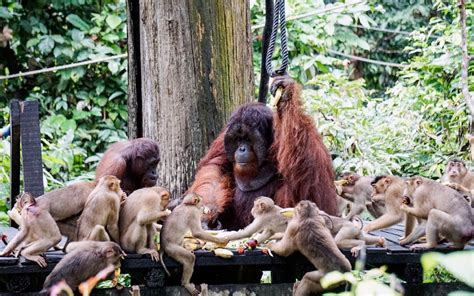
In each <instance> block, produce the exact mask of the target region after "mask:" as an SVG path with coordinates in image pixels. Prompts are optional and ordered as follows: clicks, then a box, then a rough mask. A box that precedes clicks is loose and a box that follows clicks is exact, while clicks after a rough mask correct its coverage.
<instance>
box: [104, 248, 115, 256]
mask: <svg viewBox="0 0 474 296" xmlns="http://www.w3.org/2000/svg"><path fill="white" fill-rule="evenodd" d="M113 256H115V250H114V248H112V247H108V248H107V249H105V257H107V258H110V257H113Z"/></svg>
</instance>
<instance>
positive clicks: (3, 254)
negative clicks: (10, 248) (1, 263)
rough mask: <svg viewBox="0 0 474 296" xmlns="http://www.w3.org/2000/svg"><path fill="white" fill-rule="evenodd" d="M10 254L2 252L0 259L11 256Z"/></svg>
mask: <svg viewBox="0 0 474 296" xmlns="http://www.w3.org/2000/svg"><path fill="white" fill-rule="evenodd" d="M10 254H11V252H5V251H2V252H0V257H6V256H10Z"/></svg>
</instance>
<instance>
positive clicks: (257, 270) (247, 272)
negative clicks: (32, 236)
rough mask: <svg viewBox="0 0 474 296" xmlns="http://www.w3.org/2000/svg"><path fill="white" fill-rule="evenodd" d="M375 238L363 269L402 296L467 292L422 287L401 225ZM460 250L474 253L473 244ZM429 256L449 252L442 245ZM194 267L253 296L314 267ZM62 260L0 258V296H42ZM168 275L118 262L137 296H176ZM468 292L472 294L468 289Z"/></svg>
mask: <svg viewBox="0 0 474 296" xmlns="http://www.w3.org/2000/svg"><path fill="white" fill-rule="evenodd" d="M0 230H1V231H2V232H3V233H5V234H7V235H8V237H9V238H11V237H13V235H14V234H15V233H16V232H17V230H16V229H15V228H12V227H6V228H5V227H4V228H0ZM372 234H374V235H380V236H383V237H385V239H386V241H387V248H380V247H368V248H367V252H366V268H367V269H370V268H372V267H377V266H381V265H387V266H388V271H389V272H393V273H395V274H397V276H398V277H399V278H401V279H402V280H404V281H405V282H406V283H405V284H404V286H405V288H406V294H407V295H432V294H433V293H434V292H436V295H443V294H444V293H443V291H453V290H459V289H464V290H469V288H468V287H467V286H465V285H463V284H461V283H459V284H458V283H449V284H422V269H421V265H420V256H421V254H422V252H412V251H410V249H409V248H407V247H403V246H400V245H399V244H398V239H399V237H401V236H402V235H403V234H404V229H403V225H401V224H399V225H395V226H393V227H391V228H388V229H384V230H378V231H374V232H372ZM465 249H470V250H474V241H471V242H470V244H468V245H467V246H466V248H465ZM433 251H437V252H443V253H446V252H451V251H454V250H452V249H450V248H448V247H447V244H441V245H440V246H439V247H438V248H436V249H434V250H433ZM342 252H343V254H344V255H345V256H346V257H347V258H348V259H349V260H350V261H351V264H353V265H354V263H355V258H354V257H352V255H351V253H350V250H349V249H344V250H342ZM194 253H195V254H196V265H195V269H194V276H193V282H195V283H208V284H209V288H210V290H211V291H214V292H216V291H227V292H229V293H231V292H232V291H240V292H244V293H245V292H248V293H250V292H256V293H257V295H291V287H292V283H293V282H294V281H295V279H296V278H299V279H301V277H302V276H303V275H304V273H306V272H308V271H310V270H313V269H314V267H313V266H312V265H311V264H310V263H309V262H308V261H307V260H306V258H304V257H303V256H302V255H301V254H299V253H298V254H293V255H292V256H289V257H287V258H284V257H280V256H276V255H274V256H270V255H267V254H264V253H263V252H262V251H261V250H259V249H256V250H247V251H245V253H244V254H243V255H239V254H238V253H237V252H236V251H234V256H233V257H232V258H230V259H224V258H220V257H216V256H215V255H214V254H213V253H212V252H210V251H203V250H196V251H195V252H194ZM63 256H64V254H63V252H62V251H48V252H47V253H46V254H45V257H46V261H47V262H48V267H47V268H41V267H39V266H38V265H37V264H36V263H34V262H31V261H28V260H25V259H24V258H21V259H19V258H14V257H0V283H1V284H0V294H1V295H8V294H9V293H15V292H16V293H22V294H23V295H25V294H30V293H31V295H34V294H35V292H37V291H39V290H41V286H42V284H43V281H44V279H45V278H46V276H47V275H48V273H49V272H50V271H51V270H52V269H53V268H54V266H55V265H56V264H57V263H58V262H59V260H61V258H62V257H63ZM164 262H165V264H166V266H167V267H168V269H169V270H170V271H171V273H172V275H171V277H168V276H166V274H165V272H164V270H163V267H162V265H161V263H160V262H154V261H152V260H151V259H150V257H149V256H148V255H138V254H129V255H128V256H127V257H126V259H125V260H123V261H122V268H121V270H122V273H130V274H131V276H132V285H138V286H139V287H140V293H141V295H180V293H181V292H183V290H182V289H181V287H179V282H180V278H181V265H180V264H178V263H177V262H176V261H174V260H173V259H171V258H167V257H165V258H164ZM263 271H268V272H269V273H270V274H271V284H259V283H260V278H261V274H262V272H263ZM94 291H95V292H94V294H96V295H122V294H123V295H129V293H130V292H129V291H130V289H122V290H120V291H119V290H114V289H107V290H94ZM470 291H473V290H472V289H471V290H470Z"/></svg>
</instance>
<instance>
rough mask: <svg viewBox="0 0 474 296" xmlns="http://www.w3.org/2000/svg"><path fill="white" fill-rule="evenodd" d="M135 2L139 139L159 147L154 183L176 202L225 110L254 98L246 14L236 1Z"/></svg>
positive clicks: (244, 5) (226, 113)
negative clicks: (139, 96) (138, 53)
mask: <svg viewBox="0 0 474 296" xmlns="http://www.w3.org/2000/svg"><path fill="white" fill-rule="evenodd" d="M130 1H132V0H130ZM139 3H140V4H139V16H140V20H139V21H140V25H139V28H140V44H139V47H140V60H141V61H140V68H141V69H140V72H141V78H140V81H141V97H142V98H141V104H142V107H141V112H142V122H141V124H142V126H143V136H144V137H150V138H152V139H155V140H157V141H158V142H159V144H160V151H161V162H160V164H159V166H158V175H159V180H158V182H159V184H160V185H162V186H165V187H167V188H168V189H169V190H170V192H171V193H172V194H173V195H174V196H179V195H181V194H182V193H183V192H184V191H186V189H187V188H188V186H189V185H190V184H191V182H192V181H193V178H194V171H195V168H196V165H197V163H198V161H199V159H200V158H201V156H202V155H203V154H204V153H205V151H206V150H207V148H208V146H209V144H210V143H211V142H212V141H213V140H214V139H215V138H216V137H217V135H218V134H219V132H220V130H221V129H222V127H223V126H224V125H225V123H226V121H227V119H228V117H229V116H230V114H231V112H232V111H233V110H234V109H235V107H236V106H238V105H240V104H242V103H244V102H248V101H251V100H253V99H254V85H253V74H252V73H253V70H252V51H251V48H252V46H251V41H252V38H251V31H250V9H249V6H248V1H241V0H230V1H227V0H226V1H218V0H169V1H156V0H140V2H139ZM134 44H137V42H134ZM135 50H136V48H135ZM138 112H140V110H138ZM135 118H137V117H135ZM139 124H140V123H139Z"/></svg>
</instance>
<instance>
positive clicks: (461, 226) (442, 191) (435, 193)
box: [400, 177, 474, 250]
mask: <svg viewBox="0 0 474 296" xmlns="http://www.w3.org/2000/svg"><path fill="white" fill-rule="evenodd" d="M403 196H404V197H405V199H407V200H408V202H409V204H410V205H413V207H409V206H408V205H406V204H402V205H400V210H402V211H403V212H405V213H407V214H410V215H413V216H415V217H417V218H420V219H425V220H427V222H426V243H422V244H416V245H412V246H411V248H410V249H412V250H416V249H430V248H434V247H436V246H437V245H438V240H439V238H440V237H444V238H446V239H447V240H448V241H449V242H451V243H452V245H451V246H452V247H453V248H459V249H463V248H464V246H465V245H466V243H467V242H468V241H469V240H470V239H471V238H472V237H473V234H474V227H473V223H474V216H473V215H472V213H471V208H470V206H469V205H468V204H467V203H466V201H465V200H464V197H463V196H462V194H460V193H459V192H457V191H455V190H453V189H451V188H449V187H447V186H443V185H442V184H440V183H438V182H435V181H433V180H430V179H426V178H423V177H414V178H410V179H408V180H407V181H406V186H405V190H404V193H403Z"/></svg>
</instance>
